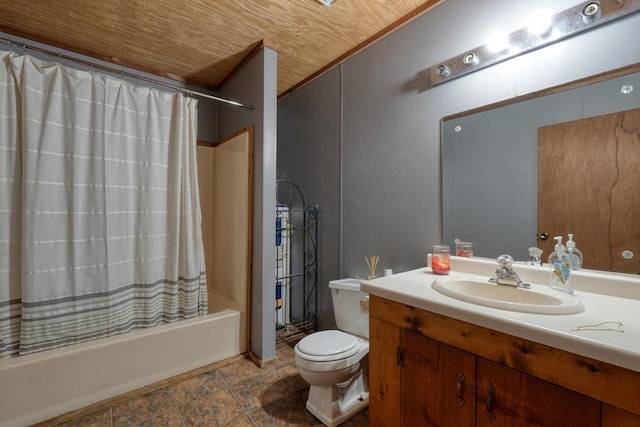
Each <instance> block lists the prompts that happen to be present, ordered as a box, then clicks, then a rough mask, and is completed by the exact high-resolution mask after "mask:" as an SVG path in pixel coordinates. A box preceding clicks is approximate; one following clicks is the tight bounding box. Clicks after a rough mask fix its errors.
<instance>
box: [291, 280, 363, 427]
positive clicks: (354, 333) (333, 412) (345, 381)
mask: <svg viewBox="0 0 640 427" xmlns="http://www.w3.org/2000/svg"><path fill="white" fill-rule="evenodd" d="M329 287H330V288H331V294H332V299H333V308H334V315H335V318H336V324H337V326H338V328H340V330H328V331H320V332H316V333H313V334H311V335H308V336H307V337H305V338H303V339H302V340H300V342H298V344H297V345H296V346H295V349H294V352H295V362H296V366H297V367H298V371H299V372H300V376H301V377H302V378H303V379H304V380H305V381H306V382H308V383H309V385H310V388H309V398H308V400H307V403H306V408H307V410H308V411H309V412H311V413H312V414H313V415H314V416H315V417H316V418H318V419H319V420H320V421H322V423H323V424H325V425H327V426H329V427H332V426H336V425H338V424H340V423H342V422H343V421H345V420H346V419H348V418H350V417H352V416H353V415H355V414H356V413H358V412H359V411H360V410H362V409H364V408H365V407H366V406H367V405H368V403H369V384H368V362H369V357H368V356H369V340H368V336H369V313H368V295H367V294H365V293H362V292H360V281H359V280H357V279H343V280H336V281H332V282H330V284H329Z"/></svg>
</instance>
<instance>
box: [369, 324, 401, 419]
mask: <svg viewBox="0 0 640 427" xmlns="http://www.w3.org/2000/svg"><path fill="white" fill-rule="evenodd" d="M401 331H402V330H401V329H400V328H399V327H397V326H394V325H392V324H390V323H387V322H384V321H382V320H379V319H377V318H375V317H371V316H370V317H369V337H370V338H369V419H370V420H371V425H375V426H381V427H387V426H389V427H397V426H398V425H399V424H400V337H401Z"/></svg>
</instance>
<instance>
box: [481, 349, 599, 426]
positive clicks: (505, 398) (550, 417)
mask: <svg viewBox="0 0 640 427" xmlns="http://www.w3.org/2000/svg"><path fill="white" fill-rule="evenodd" d="M476 368H477V385H478V390H477V392H476V395H477V404H476V410H477V415H476V417H477V425H478V426H487V427H488V426H491V427H500V426H523V427H524V426H527V427H529V426H541V427H542V426H544V427H554V426H557V427H570V426H576V427H591V426H593V427H596V426H599V425H600V403H599V402H598V401H597V400H595V399H592V398H589V397H586V396H584V395H582V394H579V393H576V392H573V391H570V390H567V389H565V388H562V387H559V386H557V385H554V384H551V383H548V382H546V381H542V380H540V379H537V378H534V377H532V376H529V375H526V374H523V373H521V372H519V371H516V370H514V369H510V368H507V367H504V366H502V365H499V364H497V363H494V362H491V361H489V360H487V359H483V358H481V357H478V358H477V366H476Z"/></svg>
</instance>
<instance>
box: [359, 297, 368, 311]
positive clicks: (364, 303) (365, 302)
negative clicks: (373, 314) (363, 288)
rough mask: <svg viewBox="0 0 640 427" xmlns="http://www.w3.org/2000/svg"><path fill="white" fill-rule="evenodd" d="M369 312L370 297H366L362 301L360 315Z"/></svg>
mask: <svg viewBox="0 0 640 427" xmlns="http://www.w3.org/2000/svg"><path fill="white" fill-rule="evenodd" d="M368 312H369V297H368V296H366V297H364V298H362V299H361V300H360V313H368Z"/></svg>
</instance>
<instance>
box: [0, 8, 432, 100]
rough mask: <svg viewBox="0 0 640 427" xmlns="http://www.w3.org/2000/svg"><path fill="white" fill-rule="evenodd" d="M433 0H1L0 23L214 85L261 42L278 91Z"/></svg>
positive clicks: (76, 48) (21, 33)
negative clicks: (274, 55) (271, 53)
mask: <svg viewBox="0 0 640 427" xmlns="http://www.w3.org/2000/svg"><path fill="white" fill-rule="evenodd" d="M440 1H442V0H339V1H338V2H337V3H336V4H335V5H334V6H332V7H327V6H324V5H322V4H320V3H318V2H317V1H315V0H108V1H97V0H0V31H3V32H5V33H9V34H12V35H15V36H20V37H26V38H29V39H31V40H35V41H39V42H44V43H48V44H51V45H54V46H56V47H58V48H64V49H68V50H71V51H75V52H78V53H82V54H86V55H89V56H92V57H95V58H98V59H102V60H107V61H110V62H113V63H116V64H119V65H124V66H128V67H131V68H136V69H139V70H142V71H146V72H151V73H154V74H157V75H161V76H166V77H170V78H173V79H176V80H179V81H185V82H189V83H194V84H197V85H199V86H203V87H208V88H214V89H215V88H216V87H218V86H219V85H220V84H221V83H222V82H224V79H225V78H226V77H227V76H229V75H230V74H231V73H233V70H234V69H235V68H236V67H237V66H238V64H240V63H241V61H242V60H243V58H245V57H246V56H247V55H249V54H250V53H251V52H252V51H253V49H255V47H256V46H260V45H261V44H262V43H264V45H266V46H268V47H270V48H272V49H274V50H276V51H277V52H278V93H279V94H283V93H286V92H288V91H290V90H292V89H295V88H296V87H298V86H299V85H301V84H303V83H304V82H305V81H307V80H308V79H310V78H312V77H313V76H315V75H317V74H319V73H321V72H322V71H324V70H326V69H327V68H328V67H330V66H331V65H333V64H335V63H338V62H340V61H341V60H344V59H345V58H347V57H348V56H349V55H351V54H353V53H355V52H356V51H357V50H359V49H361V48H362V47H365V46H366V45H367V44H369V43H371V42H373V41H375V40H376V39H378V38H380V37H381V36H383V35H384V34H386V33H388V32H390V31H392V30H393V29H395V28H397V27H398V26H399V25H402V24H403V23H405V22H407V21H408V20H410V19H411V18H413V17H415V16H417V15H418V14H420V13H423V12H425V11H426V10H428V9H430V8H431V7H433V6H434V5H436V4H437V3H439V2H440ZM0 48H1V45H0Z"/></svg>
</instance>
